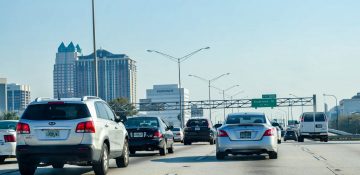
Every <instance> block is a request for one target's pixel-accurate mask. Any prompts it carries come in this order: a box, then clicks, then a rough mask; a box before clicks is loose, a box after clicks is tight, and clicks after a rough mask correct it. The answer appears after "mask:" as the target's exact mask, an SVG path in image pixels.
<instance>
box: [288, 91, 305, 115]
mask: <svg viewBox="0 0 360 175" xmlns="http://www.w3.org/2000/svg"><path fill="white" fill-rule="evenodd" d="M289 95H291V96H293V97H295V98H300V97H299V96H296V95H294V94H289ZM302 103H303V101H302V99H301V114H303V113H304V106H303V105H302Z"/></svg>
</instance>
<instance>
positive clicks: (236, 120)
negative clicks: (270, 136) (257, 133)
mask: <svg viewBox="0 0 360 175" xmlns="http://www.w3.org/2000/svg"><path fill="white" fill-rule="evenodd" d="M251 123H266V119H265V116H264V115H230V116H228V118H227V120H226V124H251Z"/></svg>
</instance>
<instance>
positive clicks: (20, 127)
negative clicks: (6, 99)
mask: <svg viewBox="0 0 360 175" xmlns="http://www.w3.org/2000/svg"><path fill="white" fill-rule="evenodd" d="M16 132H17V146H16V158H17V160H18V165H19V171H20V173H21V174H22V175H32V174H34V173H35V170H36V168H37V166H38V165H39V164H42V165H52V167H53V168H63V167H64V164H74V165H87V166H92V167H93V170H94V172H95V174H96V175H105V174H106V173H107V171H108V169H109V159H115V162H116V165H117V167H126V166H127V165H128V163H129V147H128V133H127V131H126V129H125V126H124V125H123V124H122V123H121V119H120V118H119V117H117V116H116V115H115V113H114V112H113V111H112V110H111V108H110V107H109V106H108V104H107V103H106V102H105V101H103V100H101V99H100V98H97V97H83V98H81V99H80V98H61V99H41V98H40V99H39V98H37V99H36V100H35V101H34V102H32V103H31V104H30V105H29V106H28V107H27V108H26V110H25V112H24V114H23V115H22V116H21V119H20V120H19V123H18V124H17V128H16Z"/></svg>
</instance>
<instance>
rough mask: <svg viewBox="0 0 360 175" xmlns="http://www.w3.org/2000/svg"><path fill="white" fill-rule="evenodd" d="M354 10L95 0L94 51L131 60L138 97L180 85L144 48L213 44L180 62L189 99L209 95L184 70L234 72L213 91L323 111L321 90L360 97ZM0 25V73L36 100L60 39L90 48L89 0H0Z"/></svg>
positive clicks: (320, 2) (280, 2)
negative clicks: (285, 100)
mask: <svg viewBox="0 0 360 175" xmlns="http://www.w3.org/2000/svg"><path fill="white" fill-rule="evenodd" d="M359 9H360V1H358V0H344V1H339V0H316V1H314V0H298V1H295V0H294V1H288V0H257V1H248V0H226V1H222V0H218V1H215V0H152V1H150V0H131V1H130V0H128V1H124V0H101V1H100V0H97V1H96V26H97V46H99V47H102V48H104V49H107V50H109V51H111V52H113V53H125V54H127V55H129V56H130V57H131V58H133V59H134V60H136V61H137V63H138V64H137V66H138V97H139V98H144V97H145V89H146V88H151V87H152V85H153V84H159V83H161V84H164V83H177V67H176V64H175V63H172V62H171V61H169V60H167V59H165V58H163V57H161V56H158V55H154V54H150V53H147V52H146V50H147V49H155V50H159V51H163V52H166V53H168V54H170V55H173V56H178V57H180V56H183V55H184V54H186V53H189V52H191V51H193V50H196V49H198V48H201V47H204V46H210V47H211V49H210V50H206V51H204V52H201V53H199V54H197V55H195V56H194V57H192V58H191V59H189V60H187V61H186V62H184V64H183V65H182V67H183V69H182V72H183V73H182V81H183V86H184V87H186V88H188V89H190V93H191V99H193V100H199V99H207V87H206V86H207V85H206V84H205V83H203V82H201V81H199V80H197V79H194V78H191V77H188V76H187V75H188V74H196V75H199V76H202V77H205V78H212V77H215V76H217V75H219V74H222V73H226V72H231V75H230V76H228V77H224V78H222V79H221V80H219V81H217V82H215V83H214V86H217V87H220V88H227V87H229V86H232V85H234V84H239V85H240V86H241V88H239V89H238V90H240V89H243V90H245V93H244V94H242V95H240V96H238V97H239V98H240V97H244V96H248V97H260V96H261V94H262V93H276V94H278V96H280V97H287V96H289V95H288V94H289V93H294V94H296V95H298V96H311V95H312V94H314V93H316V94H318V99H319V103H318V105H319V109H322V106H323V97H322V94H323V93H330V94H335V95H337V96H338V98H339V99H341V98H350V97H351V96H353V95H354V94H355V93H357V92H358V91H360V85H359V80H358V77H359V74H360V73H359V68H358V67H359V63H360V61H359V58H360V49H359V48H360V35H359V33H360V20H359V19H360V11H359ZM0 26H1V27H0V46H1V47H0V55H1V56H0V76H5V77H7V78H8V81H9V82H16V83H20V84H29V85H31V88H32V96H33V97H37V96H52V70H53V64H54V62H55V53H56V51H57V47H58V46H59V44H60V43H61V42H62V41H64V42H65V43H66V44H68V43H69V42H70V41H73V42H74V43H78V44H79V45H80V46H81V47H82V48H83V52H84V54H89V53H90V52H91V51H92V35H91V34H92V33H91V32H92V30H91V0H76V1H74V0H61V1H49V0H32V1H28V0H17V1H0ZM238 90H233V91H231V92H230V94H231V93H236V91H238ZM213 92H214V93H213V97H212V98H213V99H220V98H222V97H221V95H220V94H218V93H216V92H215V90H213ZM326 101H327V102H328V103H329V104H330V106H332V105H334V102H333V101H334V100H333V99H331V98H327V99H326ZM265 111H266V110H265ZM295 112H298V109H297V110H295ZM218 113H219V114H217V115H220V114H221V111H220V112H218ZM273 113H276V112H275V111H274V110H273ZM280 113H281V112H280ZM296 115H298V114H296Z"/></svg>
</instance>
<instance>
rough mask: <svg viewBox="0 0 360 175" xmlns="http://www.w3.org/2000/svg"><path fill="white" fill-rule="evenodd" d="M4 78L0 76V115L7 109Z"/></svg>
mask: <svg viewBox="0 0 360 175" xmlns="http://www.w3.org/2000/svg"><path fill="white" fill-rule="evenodd" d="M6 83H7V82H6V78H0V115H1V114H2V113H3V112H5V111H6V109H7V90H6V88H7V86H6Z"/></svg>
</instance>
